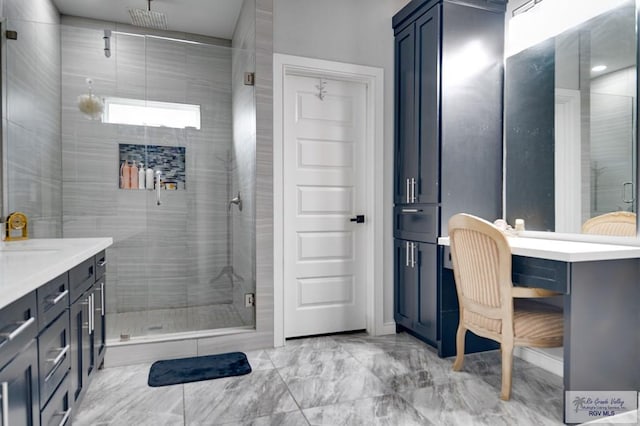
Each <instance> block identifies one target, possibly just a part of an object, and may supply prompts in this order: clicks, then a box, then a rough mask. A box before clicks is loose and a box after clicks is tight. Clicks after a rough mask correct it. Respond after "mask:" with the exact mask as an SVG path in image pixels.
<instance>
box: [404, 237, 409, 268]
mask: <svg viewBox="0 0 640 426" xmlns="http://www.w3.org/2000/svg"><path fill="white" fill-rule="evenodd" d="M404 246H405V247H404V254H405V261H404V265H405V266H409V242H408V241H405V243H404Z"/></svg>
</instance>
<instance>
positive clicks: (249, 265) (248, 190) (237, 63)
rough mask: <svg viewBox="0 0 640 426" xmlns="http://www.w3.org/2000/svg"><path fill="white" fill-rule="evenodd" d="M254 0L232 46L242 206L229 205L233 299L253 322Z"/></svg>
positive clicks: (236, 169)
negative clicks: (248, 296)
mask: <svg viewBox="0 0 640 426" xmlns="http://www.w3.org/2000/svg"><path fill="white" fill-rule="evenodd" d="M255 17H256V2H255V0H245V1H244V3H243V5H242V10H241V12H240V17H239V18H238V22H237V24H236V29H235V32H234V35H233V40H232V46H233V48H234V49H233V53H232V72H231V75H232V79H233V80H232V93H233V98H232V112H233V160H234V161H233V163H232V164H233V169H232V175H231V177H232V185H231V196H232V197H233V196H235V194H237V193H238V191H240V194H241V197H242V200H243V209H242V211H239V210H238V209H237V208H235V207H232V208H231V214H232V233H231V235H232V241H233V243H232V248H233V253H232V256H233V261H232V265H233V268H234V271H235V273H236V274H237V275H238V277H237V278H238V279H236V280H235V282H234V291H233V303H234V304H235V305H236V307H237V311H238V313H239V314H240V315H241V317H242V319H243V321H244V322H245V323H246V324H254V323H255V310H254V309H252V308H246V307H245V305H244V295H245V293H255V282H256V276H255V262H254V259H255V257H254V253H255V238H256V235H255V229H256V226H255V182H256V113H255V111H256V109H255V91H254V86H246V85H245V84H244V78H243V76H244V73H245V72H255V69H256V68H255V39H256V32H255Z"/></svg>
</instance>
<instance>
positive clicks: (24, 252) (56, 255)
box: [0, 238, 113, 309]
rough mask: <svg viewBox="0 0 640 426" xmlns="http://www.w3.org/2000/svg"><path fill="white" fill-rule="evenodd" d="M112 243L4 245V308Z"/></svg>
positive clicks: (0, 303)
mask: <svg viewBox="0 0 640 426" xmlns="http://www.w3.org/2000/svg"><path fill="white" fill-rule="evenodd" d="M111 244H113V239H111V238H52V239H31V240H24V241H9V242H5V241H3V242H0V309H2V308H4V307H5V306H7V305H9V304H10V303H12V302H14V301H16V300H18V299H19V298H21V297H22V296H24V295H26V294H28V293H29V292H31V291H33V290H35V289H37V288H38V287H40V286H41V285H43V284H46V283H47V282H49V281H51V280H52V279H54V278H56V277H57V276H59V275H60V274H62V273H64V272H66V271H68V270H69V269H71V268H73V267H74V266H77V265H79V264H80V263H82V262H83V261H85V260H87V259H88V258H90V257H91V256H94V255H95V254H97V253H99V252H100V251H102V250H104V249H106V248H107V247H109V246H110V245H111Z"/></svg>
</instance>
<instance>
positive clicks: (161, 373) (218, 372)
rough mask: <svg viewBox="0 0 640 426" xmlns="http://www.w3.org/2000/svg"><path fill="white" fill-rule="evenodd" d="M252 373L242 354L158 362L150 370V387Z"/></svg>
mask: <svg viewBox="0 0 640 426" xmlns="http://www.w3.org/2000/svg"><path fill="white" fill-rule="evenodd" d="M249 373H251V366H250V365H249V361H247V356H246V355H245V354H243V353H242V352H230V353H228V354H220V355H207V356H196V357H193V358H180V359H169V360H166V361H157V362H154V363H153V365H151V370H149V381H148V384H149V386H153V387H157V386H168V385H177V384H180V383H189V382H198V381H200V380H210V379H219V378H221V377H229V376H241V375H243V374H249Z"/></svg>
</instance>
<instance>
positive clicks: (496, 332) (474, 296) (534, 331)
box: [449, 214, 563, 401]
mask: <svg viewBox="0 0 640 426" xmlns="http://www.w3.org/2000/svg"><path fill="white" fill-rule="evenodd" d="M449 238H450V244H451V260H452V262H453V273H454V277H455V282H456V290H457V293H458V302H459V305H460V324H459V325H458V332H457V334H456V359H455V362H454V364H453V370H454V371H460V370H461V369H462V365H463V363H464V338H465V334H466V332H467V330H470V331H472V332H473V333H475V334H477V335H478V336H482V337H486V338H488V339H492V340H495V341H497V342H498V343H500V347H501V351H502V389H501V392H500V398H501V399H503V400H505V401H507V400H509V398H510V395H511V382H512V380H511V370H512V366H513V348H514V346H536V347H557V346H562V339H563V318H562V312H561V311H560V310H559V309H558V308H556V307H553V306H549V305H545V304H542V303H539V302H534V301H531V300H519V299H528V298H540V297H549V296H557V295H559V293H556V292H553V291H549V290H546V289H541V288H526V287H514V286H513V283H512V282H511V248H510V247H509V243H508V241H507V239H506V237H505V236H504V234H503V233H502V232H501V231H500V230H499V229H497V228H496V227H495V226H493V225H492V224H491V223H489V222H487V221H485V220H483V219H480V218H478V217H475V216H471V215H468V214H457V215H455V216H453V217H452V218H451V219H450V220H449ZM514 299H518V300H515V301H514ZM514 302H515V303H514Z"/></svg>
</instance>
